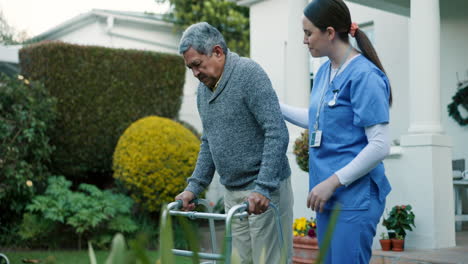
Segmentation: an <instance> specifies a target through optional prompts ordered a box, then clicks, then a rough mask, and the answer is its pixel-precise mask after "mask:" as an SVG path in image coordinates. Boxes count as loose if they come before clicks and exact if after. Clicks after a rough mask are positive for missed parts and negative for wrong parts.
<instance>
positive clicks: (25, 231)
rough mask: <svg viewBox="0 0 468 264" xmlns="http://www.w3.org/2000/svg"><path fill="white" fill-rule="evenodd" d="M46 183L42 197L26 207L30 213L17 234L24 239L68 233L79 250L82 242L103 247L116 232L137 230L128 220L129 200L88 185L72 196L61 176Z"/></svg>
mask: <svg viewBox="0 0 468 264" xmlns="http://www.w3.org/2000/svg"><path fill="white" fill-rule="evenodd" d="M48 183H49V186H48V187H47V190H46V192H45V194H44V195H39V196H36V197H34V199H33V200H32V202H31V204H29V205H28V206H27V210H28V211H29V212H30V213H27V214H25V215H24V218H23V222H22V226H21V230H20V235H21V237H22V238H23V239H27V240H30V239H37V238H38V236H42V237H48V235H49V234H51V233H53V232H55V231H57V230H64V229H65V230H66V229H68V230H70V229H71V230H72V231H73V233H74V234H76V235H77V236H78V248H81V240H82V238H85V239H90V240H94V241H98V242H99V244H105V242H110V239H111V235H112V234H114V233H115V232H123V233H132V232H135V231H136V230H137V229H138V227H137V225H136V224H135V222H134V221H133V220H132V218H131V216H130V213H131V208H132V206H133V200H132V199H131V198H129V197H127V196H125V195H122V194H114V193H112V192H111V191H110V190H106V191H101V190H99V189H98V188H96V187H95V186H93V185H89V184H80V186H79V187H78V191H76V192H73V191H71V190H70V187H71V182H70V181H67V180H66V179H65V178H64V177H62V176H60V177H50V178H49V181H48ZM39 219H40V220H41V221H37V220H39ZM52 224H54V227H53V228H51V225H52ZM105 238H107V241H104V240H105ZM103 239H104V240H103ZM47 243H50V241H49V242H47Z"/></svg>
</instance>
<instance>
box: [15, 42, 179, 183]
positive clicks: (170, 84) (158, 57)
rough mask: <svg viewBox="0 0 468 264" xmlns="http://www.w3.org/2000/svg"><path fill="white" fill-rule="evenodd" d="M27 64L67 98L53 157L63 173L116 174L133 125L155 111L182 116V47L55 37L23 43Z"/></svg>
mask: <svg viewBox="0 0 468 264" xmlns="http://www.w3.org/2000/svg"><path fill="white" fill-rule="evenodd" d="M20 65H21V69H22V72H23V74H24V75H25V76H28V78H31V79H33V80H41V81H43V83H44V84H45V86H46V88H47V89H48V90H49V91H50V93H51V94H52V95H54V96H55V97H57V98H58V99H59V101H58V106H57V108H58V114H59V116H58V119H59V122H58V126H57V129H56V130H54V133H53V134H52V143H53V144H54V145H55V146H56V147H57V150H56V152H55V153H54V155H53V157H52V160H53V161H54V162H53V165H54V169H55V170H54V172H55V174H59V175H65V176H66V177H67V178H70V179H73V178H74V179H80V177H86V176H87V175H94V174H97V175H101V174H105V175H111V174H112V172H111V168H112V153H113V152H114V149H115V146H116V144H117V141H118V138H119V136H120V135H121V134H122V132H123V131H124V130H125V128H127V127H128V126H129V125H130V124H132V123H133V122H135V121H136V120H138V119H140V118H142V117H145V116H149V115H158V116H163V117H167V118H171V119H172V118H176V117H177V114H178V111H179V109H180V105H181V99H182V94H183V84H184V80H185V65H184V62H183V59H182V58H181V57H180V56H178V55H171V54H164V53H157V52H150V51H137V50H124V49H111V48H103V47H94V46H79V45H72V44H65V43H60V42H47V43H38V44H33V45H30V46H27V47H25V48H23V49H21V50H20Z"/></svg>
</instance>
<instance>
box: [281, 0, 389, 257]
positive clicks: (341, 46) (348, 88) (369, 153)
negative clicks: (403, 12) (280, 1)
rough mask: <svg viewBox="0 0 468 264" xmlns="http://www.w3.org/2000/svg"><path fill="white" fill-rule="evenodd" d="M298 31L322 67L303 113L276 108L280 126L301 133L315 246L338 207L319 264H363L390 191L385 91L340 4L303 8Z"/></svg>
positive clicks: (370, 51)
mask: <svg viewBox="0 0 468 264" xmlns="http://www.w3.org/2000/svg"><path fill="white" fill-rule="evenodd" d="M302 27H303V30H304V44H306V45H307V47H308V49H309V51H310V53H311V54H312V56H313V57H323V56H327V57H328V59H329V60H328V61H327V62H325V63H324V64H323V65H322V66H321V67H320V69H319V70H318V72H317V74H316V77H315V79H314V86H313V89H312V92H311V95H310V107H309V109H308V111H307V109H300V108H295V107H291V106H288V105H284V104H283V105H281V108H282V112H283V115H284V117H285V119H286V120H287V121H289V122H291V123H293V124H296V125H298V126H301V127H304V128H308V129H309V133H310V134H309V140H310V148H309V168H310V169H309V181H310V183H309V190H310V192H309V195H308V197H307V207H309V208H311V209H312V210H314V211H316V212H317V226H318V239H319V242H321V241H323V239H324V234H325V231H326V229H327V225H328V224H329V219H330V215H331V209H332V208H333V206H334V204H335V203H339V204H341V212H340V215H339V219H338V222H337V224H336V226H335V230H334V233H333V238H332V241H331V245H330V250H329V252H328V254H327V257H326V263H337V264H338V263H339V264H342V263H347V264H348V263H369V260H370V257H371V254H372V251H371V247H372V241H373V237H374V236H375V232H376V226H377V224H378V222H379V219H380V217H381V216H382V213H383V210H384V208H385V198H386V196H387V195H388V194H389V192H390V190H391V187H390V184H389V182H388V180H387V177H386V176H385V170H384V166H383V163H382V160H383V159H384V158H385V156H387V154H388V153H389V149H390V144H389V128H388V122H389V107H390V104H391V102H392V95H391V90H390V83H389V80H388V78H387V76H386V75H385V71H384V69H383V67H382V64H381V63H380V60H379V58H378V56H377V53H376V51H375V50H374V48H373V46H372V44H371V43H370V41H369V39H368V38H367V36H366V34H365V33H364V32H362V31H361V30H359V28H358V26H357V25H356V23H351V15H350V13H349V10H348V7H347V6H346V4H345V3H344V2H343V1H342V0H314V1H312V2H311V3H309V4H308V5H307V7H306V8H305V9H304V17H303V19H302ZM349 36H351V37H354V38H355V39H356V41H357V44H358V47H359V49H360V50H361V52H362V53H361V52H359V51H357V50H356V49H354V48H353V47H352V46H351V45H350V43H349Z"/></svg>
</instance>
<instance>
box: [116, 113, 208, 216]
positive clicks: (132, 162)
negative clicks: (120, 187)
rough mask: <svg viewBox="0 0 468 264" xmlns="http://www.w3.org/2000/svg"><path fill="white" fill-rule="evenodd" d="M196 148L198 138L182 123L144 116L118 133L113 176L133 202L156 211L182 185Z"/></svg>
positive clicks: (194, 156) (194, 159)
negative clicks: (124, 188)
mask: <svg viewBox="0 0 468 264" xmlns="http://www.w3.org/2000/svg"><path fill="white" fill-rule="evenodd" d="M199 150H200V141H199V140H198V139H197V138H196V137H195V136H194V134H193V133H192V132H191V131H189V130H188V129H186V128H185V127H183V126H182V125H180V124H178V123H176V122H174V121H172V120H169V119H167V118H162V117H156V116H150V117H146V118H143V119H140V120H138V121H137V122H135V123H133V124H132V125H131V126H130V127H129V128H127V130H125V132H124V133H123V135H122V136H121V137H120V139H119V142H118V144H117V147H116V149H115V153H114V166H113V168H114V177H115V178H116V179H118V180H119V181H121V182H122V183H123V184H124V186H125V187H126V188H127V189H128V190H129V191H130V193H131V196H132V197H133V198H134V200H135V201H136V202H138V203H140V204H142V205H143V206H144V207H145V208H146V209H148V210H149V211H150V212H158V211H159V210H160V208H161V205H162V204H163V203H164V202H170V201H173V199H174V197H175V196H176V195H177V194H178V193H179V192H181V191H182V190H183V189H184V187H185V186H186V179H187V177H189V176H191V175H192V172H193V169H194V168H195V163H196V160H197V156H198V152H199Z"/></svg>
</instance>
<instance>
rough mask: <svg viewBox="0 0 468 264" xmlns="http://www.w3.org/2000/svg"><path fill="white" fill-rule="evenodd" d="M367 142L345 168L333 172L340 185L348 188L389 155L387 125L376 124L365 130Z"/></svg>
mask: <svg viewBox="0 0 468 264" xmlns="http://www.w3.org/2000/svg"><path fill="white" fill-rule="evenodd" d="M365 132H366V136H367V141H368V142H369V143H368V144H367V146H366V147H364V148H363V149H362V150H361V152H359V154H358V155H357V156H356V157H355V158H354V159H353V160H352V161H351V162H350V163H348V164H347V165H346V166H344V167H343V168H341V169H340V170H338V171H337V172H335V174H336V175H337V176H338V179H339V180H340V183H341V184H343V185H345V186H348V185H350V184H351V183H353V182H354V181H355V180H357V179H359V178H361V177H362V176H364V175H366V174H367V173H368V172H369V171H371V170H372V169H374V168H375V167H376V166H377V165H378V164H379V163H380V162H381V161H382V160H383V159H384V158H385V157H386V156H387V155H388V154H389V153H390V135H389V134H390V133H389V128H388V124H377V125H374V126H370V127H366V128H365Z"/></svg>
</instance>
